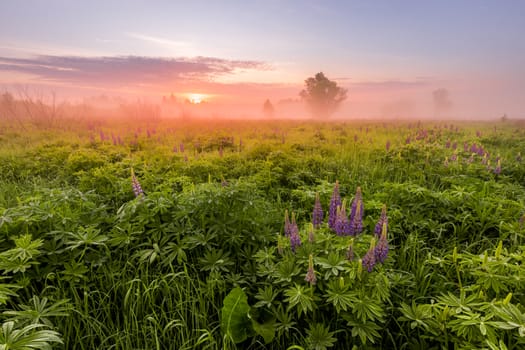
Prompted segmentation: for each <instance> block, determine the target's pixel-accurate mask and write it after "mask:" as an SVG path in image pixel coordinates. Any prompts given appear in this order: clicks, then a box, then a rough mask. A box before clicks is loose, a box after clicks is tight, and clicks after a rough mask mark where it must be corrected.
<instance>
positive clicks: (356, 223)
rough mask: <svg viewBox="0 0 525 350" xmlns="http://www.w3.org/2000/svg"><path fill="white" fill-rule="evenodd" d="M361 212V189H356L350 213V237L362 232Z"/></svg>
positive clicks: (362, 207) (362, 209)
mask: <svg viewBox="0 0 525 350" xmlns="http://www.w3.org/2000/svg"><path fill="white" fill-rule="evenodd" d="M363 211H364V205H363V195H362V194H361V187H357V190H356V192H355V197H354V200H353V201H352V210H351V212H350V229H349V232H348V234H350V235H351V236H357V235H358V234H360V233H361V231H363Z"/></svg>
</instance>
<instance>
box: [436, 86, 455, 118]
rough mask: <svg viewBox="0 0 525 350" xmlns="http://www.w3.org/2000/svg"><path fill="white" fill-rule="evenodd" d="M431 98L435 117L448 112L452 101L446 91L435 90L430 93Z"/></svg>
mask: <svg viewBox="0 0 525 350" xmlns="http://www.w3.org/2000/svg"><path fill="white" fill-rule="evenodd" d="M432 98H433V99H434V111H435V113H436V115H437V116H439V115H441V114H443V113H445V112H448V111H449V110H450V108H452V101H451V100H450V96H449V93H448V90H447V89H443V88H441V89H437V90H434V91H433V92H432Z"/></svg>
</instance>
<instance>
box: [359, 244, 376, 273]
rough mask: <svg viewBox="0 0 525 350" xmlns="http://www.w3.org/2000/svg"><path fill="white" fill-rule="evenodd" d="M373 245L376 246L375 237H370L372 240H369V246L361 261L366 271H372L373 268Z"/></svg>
mask: <svg viewBox="0 0 525 350" xmlns="http://www.w3.org/2000/svg"><path fill="white" fill-rule="evenodd" d="M375 246H376V239H375V237H372V240H371V241H370V248H369V249H368V251H367V252H366V254H365V256H364V257H363V259H362V261H361V263H362V264H363V267H364V268H365V269H366V270H367V271H368V272H372V270H373V269H374V266H375V265H376V255H375Z"/></svg>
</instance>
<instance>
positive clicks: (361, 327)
mask: <svg viewBox="0 0 525 350" xmlns="http://www.w3.org/2000/svg"><path fill="white" fill-rule="evenodd" d="M347 324H348V325H349V326H350V327H352V337H359V339H361V343H363V344H366V343H367V342H368V341H370V342H371V343H375V341H376V340H377V339H379V337H380V336H381V335H380V334H379V330H381V328H382V327H381V326H380V325H378V324H376V323H375V322H368V321H367V322H362V321H359V320H356V319H348V322H347Z"/></svg>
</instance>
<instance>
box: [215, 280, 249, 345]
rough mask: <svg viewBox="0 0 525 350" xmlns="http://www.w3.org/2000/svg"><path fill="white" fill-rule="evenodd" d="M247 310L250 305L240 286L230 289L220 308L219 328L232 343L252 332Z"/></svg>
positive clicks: (243, 338) (241, 340) (243, 339)
mask: <svg viewBox="0 0 525 350" xmlns="http://www.w3.org/2000/svg"><path fill="white" fill-rule="evenodd" d="M249 311H250V305H248V297H247V296H246V294H245V293H244V291H243V290H242V289H241V288H240V287H236V288H234V289H232V291H231V292H230V293H229V294H228V295H227V296H226V298H224V303H223V307H222V310H221V330H222V333H223V334H224V336H225V337H228V338H230V339H231V341H232V342H234V343H240V342H243V341H245V340H246V339H247V338H248V336H249V335H250V334H252V331H253V329H252V324H251V322H250V319H249V317H248V312H249Z"/></svg>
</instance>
